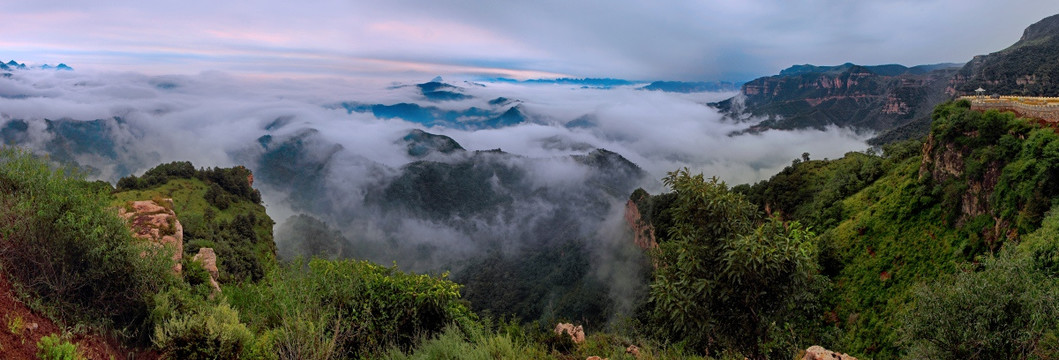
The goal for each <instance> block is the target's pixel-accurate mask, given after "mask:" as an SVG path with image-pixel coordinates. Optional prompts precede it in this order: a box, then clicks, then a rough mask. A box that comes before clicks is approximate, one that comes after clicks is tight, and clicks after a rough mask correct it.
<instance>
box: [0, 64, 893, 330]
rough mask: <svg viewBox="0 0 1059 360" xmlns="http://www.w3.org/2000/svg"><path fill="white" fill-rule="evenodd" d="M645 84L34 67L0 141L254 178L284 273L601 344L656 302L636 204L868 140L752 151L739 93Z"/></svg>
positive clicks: (814, 136)
mask: <svg viewBox="0 0 1059 360" xmlns="http://www.w3.org/2000/svg"><path fill="white" fill-rule="evenodd" d="M75 67H76V65H75ZM645 85H647V83H635V82H633V83H628V84H626V83H621V84H616V85H615V84H608V83H606V82H595V83H593V82H577V81H568V82H520V81H512V80H506V79H491V80H490V79H457V78H445V79H441V78H435V79H422V80H421V81H405V82H388V81H367V80H365V81H356V80H348V79H297V80H289V79H275V78H253V77H246V76H235V75H230V74H225V73H218V72H207V73H202V74H199V75H172V76H148V75H142V74H136V73H106V72H98V73H97V72H90V71H81V70H75V71H54V70H36V69H34V70H29V69H27V70H18V71H12V72H10V75H5V76H4V77H0V140H2V141H3V143H4V144H9V145H10V144H14V145H18V146H21V147H24V148H28V149H31V150H32V151H34V152H37V153H40V154H48V155H49V157H50V159H52V160H55V161H57V162H69V163H75V164H77V165H78V166H79V167H81V168H83V169H85V170H86V171H87V172H88V174H89V178H93V179H101V180H105V181H108V182H111V183H114V182H116V181H117V180H118V179H119V178H121V177H124V176H128V175H140V174H142V173H143V172H144V171H146V170H147V169H149V168H151V167H153V166H155V165H158V164H160V163H167V162H171V161H191V162H192V163H193V164H194V165H195V166H197V167H229V166H235V165H244V166H246V167H247V168H249V169H250V170H252V171H253V174H254V183H253V185H254V187H256V188H258V189H260V190H261V193H262V196H263V198H264V202H265V205H266V206H267V209H268V210H267V211H268V213H269V215H270V216H271V217H272V218H273V219H275V220H276V221H277V224H276V243H277V247H278V252H279V256H280V258H281V259H288V260H289V259H292V258H295V257H298V256H321V257H330V258H336V257H343V258H357V259H367V260H372V261H375V262H378V263H381V264H396V265H397V266H398V267H399V268H401V269H404V270H410V271H417V272H432V273H440V272H445V271H449V272H451V274H452V278H453V279H454V280H455V281H457V282H459V283H461V284H463V285H465V287H464V289H463V292H464V297H465V299H467V300H469V301H470V302H471V304H472V307H474V308H475V309H477V310H483V311H489V312H494V313H508V314H515V315H516V316H519V317H521V318H524V319H538V318H549V319H555V318H564V319H578V320H579V321H585V322H586V324H587V325H589V326H599V325H601V324H602V322H604V321H606V320H607V319H608V318H610V317H611V316H612V315H613V314H616V313H623V312H628V311H629V310H630V307H631V306H633V305H634V301H632V299H635V298H636V297H637V296H641V295H642V294H643V291H644V288H645V286H646V278H645V276H646V273H647V272H645V269H646V268H645V265H646V263H647V260H646V257H645V256H644V254H643V251H642V250H640V249H639V248H637V247H636V245H635V244H634V243H633V241H632V235H631V234H630V232H629V230H628V229H627V226H626V225H625V222H624V221H625V220H624V219H623V215H624V211H625V208H624V207H625V202H626V200H627V199H628V197H629V194H630V193H631V192H632V191H633V190H635V189H636V188H638V187H642V188H645V189H647V190H648V191H651V192H657V191H660V190H662V184H661V182H660V179H661V178H663V177H664V176H665V175H666V173H667V172H668V171H673V170H676V169H679V168H683V167H688V168H690V170H691V171H692V172H694V173H698V172H703V173H705V174H706V175H707V176H717V177H719V178H720V179H722V180H724V181H727V182H728V183H730V184H733V185H734V184H740V183H748V182H756V181H759V180H762V179H766V178H768V177H769V176H771V175H773V174H775V173H776V172H778V171H779V170H780V169H782V168H783V167H784V166H787V165H789V164H790V163H791V161H792V160H794V157H793V155H792V154H802V153H805V152H808V153H809V154H810V156H811V157H813V158H826V157H831V158H835V157H841V156H842V155H843V154H845V153H846V152H849V151H860V150H864V149H866V145H865V142H864V141H865V139H867V138H869V137H871V135H872V134H868V133H856V132H853V131H850V130H846V129H840V128H828V129H826V130H824V131H818V130H798V131H765V132H760V133H745V132H742V131H741V130H744V129H746V128H747V127H748V125H749V124H748V123H746V122H736V121H732V120H725V119H723V118H722V116H721V115H720V114H719V113H718V112H717V111H715V110H714V109H712V108H710V107H709V106H707V105H706V104H707V103H710V102H716V101H720V100H724V99H727V98H730V97H732V96H734V95H736V93H734V92H691V93H674V92H664V91H651V90H645V89H643V87H644V86H645ZM737 134H738V135H737ZM604 294H605V295H606V296H603V295H604Z"/></svg>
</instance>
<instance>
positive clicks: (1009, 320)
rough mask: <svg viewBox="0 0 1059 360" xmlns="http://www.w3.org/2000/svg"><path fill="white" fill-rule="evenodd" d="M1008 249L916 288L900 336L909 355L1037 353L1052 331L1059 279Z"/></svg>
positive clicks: (950, 356) (946, 356)
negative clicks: (1049, 276)
mask: <svg viewBox="0 0 1059 360" xmlns="http://www.w3.org/2000/svg"><path fill="white" fill-rule="evenodd" d="M1029 260H1030V259H1029V258H1027V257H1024V256H1020V255H1019V254H1017V253H1016V252H1015V251H1014V250H1012V249H1008V250H1007V251H1003V252H1001V254H1000V255H999V256H997V257H995V258H989V259H987V260H986V261H984V262H983V263H982V265H981V269H978V270H977V271H975V269H967V270H965V271H963V272H960V273H957V274H955V275H945V276H942V277H940V278H939V279H938V280H936V281H934V282H931V283H927V284H924V285H922V286H919V287H917V288H916V291H915V295H914V304H915V306H914V307H913V308H912V311H911V312H910V313H909V314H907V315H906V316H905V317H904V318H903V321H902V328H901V330H902V331H901V333H902V334H901V335H902V337H901V339H902V340H903V341H904V342H905V343H906V344H907V345H908V346H909V349H910V352H909V356H910V357H912V358H924V359H926V358H929V359H1000V358H1008V359H1010V358H1017V359H1023V358H1031V357H1036V356H1035V355H1037V356H1039V354H1040V352H1041V351H1045V350H1046V349H1038V344H1039V343H1040V342H1041V340H1042V339H1043V338H1044V337H1045V335H1046V334H1047V333H1049V332H1052V334H1054V331H1055V330H1056V325H1059V321H1057V320H1056V315H1059V305H1057V300H1059V290H1057V289H1059V287H1057V286H1056V285H1059V283H1056V281H1055V280H1052V279H1048V278H1046V277H1045V276H1043V274H1042V273H1040V272H1037V271H1034V270H1033V268H1032V262H1031V261H1029Z"/></svg>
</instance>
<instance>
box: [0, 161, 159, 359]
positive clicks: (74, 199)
mask: <svg viewBox="0 0 1059 360" xmlns="http://www.w3.org/2000/svg"><path fill="white" fill-rule="evenodd" d="M96 190H98V187H95V186H92V185H90V184H89V183H87V182H85V181H84V180H81V179H80V178H78V177H76V174H75V175H72V176H71V175H66V171H65V170H63V169H60V170H56V171H52V170H51V169H49V167H48V165H47V164H46V163H45V162H44V161H42V160H40V159H37V158H34V157H33V156H32V155H30V154H28V153H24V152H22V151H19V150H16V149H10V148H4V149H0V265H2V267H3V268H4V270H5V272H6V273H7V274H8V275H9V276H10V278H11V279H12V281H13V282H14V283H15V284H16V285H18V286H19V288H20V289H21V291H22V295H23V296H24V297H25V298H32V299H34V300H35V301H39V303H40V304H42V305H43V306H44V308H45V310H46V312H47V313H48V315H49V316H51V317H53V318H54V319H56V320H61V321H64V322H68V323H87V324H94V325H100V326H104V327H107V328H113V329H115V330H118V331H120V332H122V333H123V334H124V335H125V336H127V337H136V336H141V335H146V331H144V330H147V328H148V326H146V325H147V324H146V323H145V321H146V319H147V313H148V308H149V302H150V299H151V296H152V295H153V294H154V293H155V292H157V291H158V290H159V289H161V288H162V286H163V285H164V284H165V283H167V282H169V281H172V280H171V279H172V275H170V272H169V266H170V265H171V263H170V260H169V259H168V256H166V255H164V254H162V252H158V251H146V250H147V249H146V248H145V246H146V245H145V244H144V242H143V241H140V240H134V239H133V238H132V236H131V235H130V234H129V230H128V229H127V228H126V227H125V225H124V224H123V223H122V221H121V220H120V219H118V217H117V216H115V215H114V212H113V210H112V209H109V208H108V202H109V199H108V198H107V194H105V193H101V192H97V191H96ZM145 253H146V254H148V255H146V256H143V255H142V254H145ZM141 339H142V338H141Z"/></svg>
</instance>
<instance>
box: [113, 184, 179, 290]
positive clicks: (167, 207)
mask: <svg viewBox="0 0 1059 360" xmlns="http://www.w3.org/2000/svg"><path fill="white" fill-rule="evenodd" d="M161 201H162V203H161V204H159V203H158V202H155V201H154V200H143V201H132V202H129V203H128V204H126V206H125V207H122V208H119V209H118V216H121V217H122V218H123V219H125V223H126V224H127V225H128V226H129V230H130V231H132V236H134V237H136V238H140V239H145V240H147V241H149V242H150V243H151V244H154V245H156V246H157V247H158V248H163V247H165V246H172V247H173V249H174V252H173V272H175V273H177V274H179V273H180V271H181V265H180V260H181V259H182V258H183V254H184V227H183V226H181V225H180V221H179V220H177V216H176V213H174V212H173V199H163V200H161Z"/></svg>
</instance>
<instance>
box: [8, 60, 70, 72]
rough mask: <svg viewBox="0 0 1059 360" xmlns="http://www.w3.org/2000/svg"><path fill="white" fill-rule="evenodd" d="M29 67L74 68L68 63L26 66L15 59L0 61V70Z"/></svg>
mask: <svg viewBox="0 0 1059 360" xmlns="http://www.w3.org/2000/svg"><path fill="white" fill-rule="evenodd" d="M31 68H32V69H42V70H73V69H74V68H72V67H70V66H69V65H66V64H63V63H59V65H55V66H51V65H48V64H43V65H40V66H34V67H29V66H26V63H20V62H18V61H15V60H11V61H8V62H6V63H3V62H0V70H4V71H12V70H26V69H31Z"/></svg>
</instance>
